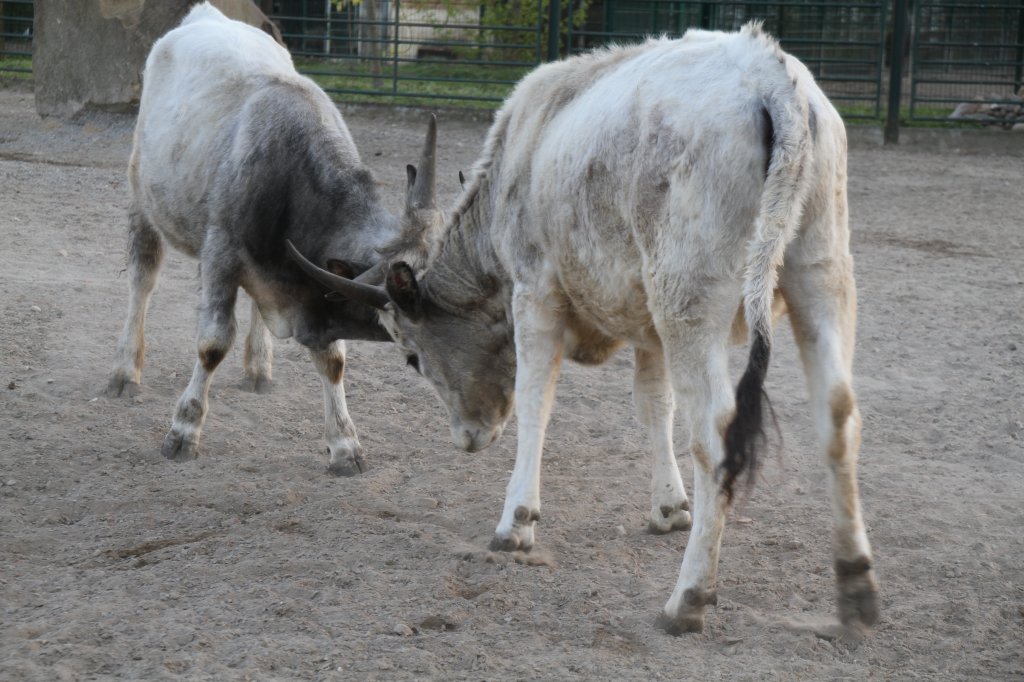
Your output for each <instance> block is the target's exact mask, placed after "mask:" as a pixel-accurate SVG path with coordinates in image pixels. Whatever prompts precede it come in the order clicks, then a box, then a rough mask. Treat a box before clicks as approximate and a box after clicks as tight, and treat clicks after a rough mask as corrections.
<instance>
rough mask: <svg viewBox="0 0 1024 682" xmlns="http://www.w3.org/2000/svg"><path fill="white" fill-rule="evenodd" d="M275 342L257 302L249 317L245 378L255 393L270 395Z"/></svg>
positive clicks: (253, 304) (244, 362)
mask: <svg viewBox="0 0 1024 682" xmlns="http://www.w3.org/2000/svg"><path fill="white" fill-rule="evenodd" d="M273 363H274V342H273V339H272V338H271V336H270V330H269V329H267V325H266V323H264V321H263V316H262V315H261V314H260V309H259V306H257V305H256V301H253V302H252V312H251V313H250V315H249V334H248V336H246V337H245V357H244V361H243V366H244V367H245V378H246V384H247V386H248V388H249V389H250V390H252V391H254V392H255V393H269V392H270V389H271V385H272V384H271V381H272V379H273Z"/></svg>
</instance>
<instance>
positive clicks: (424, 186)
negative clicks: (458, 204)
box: [409, 114, 437, 209]
mask: <svg viewBox="0 0 1024 682" xmlns="http://www.w3.org/2000/svg"><path fill="white" fill-rule="evenodd" d="M416 170H417V171H418V172H414V173H411V174H410V178H409V179H410V180H412V181H413V185H412V187H411V188H409V208H415V209H421V208H437V183H436V181H435V178H436V177H437V116H435V115H434V114H431V115H430V122H429V123H427V139H426V142H424V143H423V153H422V154H421V155H420V165H419V168H418V169H416Z"/></svg>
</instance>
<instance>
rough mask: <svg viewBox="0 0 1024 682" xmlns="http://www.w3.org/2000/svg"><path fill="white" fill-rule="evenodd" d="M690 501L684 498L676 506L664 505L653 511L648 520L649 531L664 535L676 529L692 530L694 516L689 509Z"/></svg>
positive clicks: (653, 533)
mask: <svg viewBox="0 0 1024 682" xmlns="http://www.w3.org/2000/svg"><path fill="white" fill-rule="evenodd" d="M689 508H690V503H689V501H687V500H683V501H682V502H680V503H679V504H677V505H675V506H670V505H662V506H661V507H660V508H658V509H655V510H653V511H652V512H651V518H650V520H649V521H648V522H647V532H648V533H650V534H652V535H664V534H665V533H671V532H672V531H674V530H690V528H691V527H692V526H693V518H692V517H691V516H690V512H689V511H688V510H689Z"/></svg>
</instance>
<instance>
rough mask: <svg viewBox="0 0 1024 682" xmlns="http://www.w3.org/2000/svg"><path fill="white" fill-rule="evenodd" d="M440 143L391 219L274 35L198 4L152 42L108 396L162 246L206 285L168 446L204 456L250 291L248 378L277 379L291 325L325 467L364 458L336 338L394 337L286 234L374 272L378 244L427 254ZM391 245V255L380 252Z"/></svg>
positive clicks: (130, 353)
mask: <svg viewBox="0 0 1024 682" xmlns="http://www.w3.org/2000/svg"><path fill="white" fill-rule="evenodd" d="M435 142H436V139H435V137H434V134H433V133H431V134H429V135H428V139H427V144H426V147H425V149H424V152H423V158H422V166H421V173H420V174H419V175H418V177H417V174H416V173H415V170H414V169H413V168H412V167H411V166H410V173H409V178H410V180H409V195H408V197H407V207H406V211H405V214H404V216H403V217H402V219H401V220H399V219H396V218H395V217H394V216H392V215H391V214H389V213H388V212H387V211H386V210H385V209H384V208H383V206H382V204H381V201H380V198H379V197H378V194H377V189H376V185H375V182H374V179H373V177H372V176H371V175H370V172H369V171H368V170H367V168H366V167H365V166H364V165H363V164H362V162H361V161H360V158H359V153H358V152H357V151H356V147H355V144H354V143H353V141H352V137H351V135H350V134H349V131H348V129H347V128H346V126H345V123H344V121H343V120H342V117H341V114H340V113H339V112H338V110H337V108H336V107H335V106H334V104H333V103H332V102H331V101H330V99H328V97H327V95H325V94H324V92H323V91H322V90H320V88H318V87H317V86H316V85H315V84H314V83H313V82H312V81H310V80H309V79H307V78H305V77H302V76H300V75H299V74H298V73H297V72H296V71H295V68H294V67H293V65H292V61H291V57H290V56H289V54H288V52H287V51H286V50H285V49H284V48H283V47H281V46H280V45H278V44H277V43H276V42H274V40H273V39H272V38H271V37H270V36H268V35H267V34H265V33H263V32H262V31H260V30H258V29H256V28H253V27H251V26H247V25H245V24H243V23H240V22H237V21H232V20H229V19H227V18H226V17H225V16H224V15H223V14H221V13H220V12H219V11H218V10H217V9H215V8H214V7H212V6H210V5H209V4H206V3H204V4H201V5H198V6H197V7H195V8H194V9H193V10H192V11H191V12H190V13H189V15H188V16H187V17H186V18H185V19H184V21H183V22H182V24H181V25H180V26H179V27H178V28H176V29H174V30H172V31H170V32H169V33H168V34H167V35H165V36H164V37H163V38H161V39H160V40H159V41H157V43H156V44H155V45H154V46H153V50H152V52H151V53H150V55H149V58H148V59H147V61H146V70H145V87H144V89H143V92H142V100H141V104H140V109H139V117H138V123H137V125H136V129H135V140H134V146H133V148H132V154H131V160H130V164H129V168H128V178H129V185H130V188H131V208H130V222H129V238H128V269H129V285H130V300H129V308H128V318H127V321H126V322H125V327H124V331H123V333H122V335H121V337H120V340H119V342H118V350H117V359H116V363H115V366H114V371H113V375H112V377H111V378H110V382H109V385H108V388H107V393H108V395H110V396H118V395H121V394H123V393H126V392H127V393H129V394H131V393H134V392H135V391H137V390H138V385H139V380H140V377H141V372H142V361H143V347H144V344H143V325H144V322H145V316H146V310H147V307H148V304H149V299H150V294H151V293H152V291H153V287H154V286H155V283H156V277H157V271H158V269H159V267H160V263H161V260H162V256H163V242H164V241H167V242H169V243H170V244H171V245H173V246H175V247H176V248H178V249H180V250H181V251H183V252H184V253H186V254H188V255H190V256H192V257H194V258H197V259H199V263H200V280H201V292H200V303H199V313H198V318H199V319H198V339H197V342H198V360H197V362H196V364H195V369H194V370H193V372H192V378H191V380H190V381H189V384H188V387H187V388H186V389H185V392H184V393H183V394H182V396H181V399H180V400H179V401H178V405H177V409H176V410H175V413H174V417H173V421H172V423H171V428H170V431H169V432H168V433H167V436H166V438H165V439H164V442H163V446H162V448H161V451H162V453H163V454H164V456H166V457H168V458H172V459H177V460H184V459H191V458H193V457H195V456H196V452H197V446H198V443H199V436H200V431H201V429H202V426H203V422H204V420H205V417H206V412H207V393H208V389H209V385H210V380H211V377H212V375H213V371H214V369H215V368H216V367H217V365H218V364H219V363H220V361H221V360H222V359H223V358H224V356H225V354H226V353H227V351H228V349H229V348H230V346H231V344H232V341H233V339H234V335H235V319H234V307H235V299H236V296H237V293H238V288H239V287H242V288H244V289H245V290H246V291H247V292H248V293H249V294H250V295H251V297H252V299H253V305H252V324H251V328H250V330H249V335H248V337H247V338H246V345H245V369H246V373H247V375H248V377H249V379H250V381H251V384H252V387H253V388H254V389H255V390H257V391H263V390H265V389H267V388H269V386H270V381H271V361H272V346H271V337H270V332H272V333H273V335H274V336H277V337H278V338H288V337H291V336H294V337H295V338H296V340H298V341H299V342H300V343H302V344H303V345H305V346H307V347H308V348H309V349H310V355H311V357H312V359H313V364H314V365H315V367H316V369H317V372H318V373H319V375H320V378H321V380H322V383H323V390H324V404H325V416H326V427H325V435H326V440H327V447H328V450H329V458H330V461H329V470H330V471H331V472H333V473H336V474H354V473H358V472H360V471H361V470H362V469H363V468H364V467H365V465H366V462H365V459H364V457H363V455H362V452H361V448H360V445H359V440H358V438H357V436H356V431H355V426H354V425H353V424H352V420H351V418H350V417H349V415H348V411H347V408H346V405H345V393H344V388H343V384H342V378H343V373H344V369H345V345H344V342H343V341H341V340H340V339H374V340H381V341H387V340H390V339H389V337H388V335H387V334H386V333H385V332H384V330H383V329H382V328H381V327H380V325H379V324H378V322H377V319H376V317H375V314H374V312H373V310H372V309H371V308H368V307H366V306H364V305H361V304H355V303H351V302H349V301H345V300H336V299H335V300H327V299H325V297H324V292H325V290H324V289H323V287H321V286H320V285H318V284H315V283H313V282H310V281H309V279H308V278H306V277H304V276H303V275H302V273H301V272H300V271H299V269H298V268H297V267H296V266H295V265H294V264H293V263H292V262H291V261H290V260H289V259H288V258H287V257H286V255H285V251H284V243H285V240H286V239H287V240H290V241H291V242H294V243H296V244H300V245H301V246H302V248H303V249H306V250H309V251H311V252H315V253H319V254H324V256H325V257H324V260H323V261H322V262H324V263H327V264H329V267H331V268H332V269H334V270H335V271H337V272H340V273H343V274H346V275H348V276H353V275H360V273H361V277H363V278H365V279H369V280H372V279H373V278H374V277H375V276H376V275H379V274H380V270H379V269H376V268H372V267H370V266H372V265H374V264H375V263H377V262H378V261H380V259H381V257H382V255H383V256H384V257H388V258H395V257H399V256H400V254H401V253H407V254H409V257H412V258H415V257H416V253H417V249H420V251H421V253H422V254H425V251H422V249H423V248H425V243H426V242H424V241H423V240H424V239H425V238H426V234H427V233H426V232H425V230H429V229H431V228H432V227H436V224H437V223H439V214H438V213H437V211H436V209H435V208H434V207H435V203H436V202H435V199H434V180H433V177H434V145H435ZM385 245H391V248H392V249H393V250H392V251H387V250H384V251H380V249H381V248H383V247H384V246H385ZM335 254H344V258H345V261H340V260H334V259H332V258H331V256H332V255H335ZM377 281H380V280H379V279H378V280H377ZM268 328H269V331H268Z"/></svg>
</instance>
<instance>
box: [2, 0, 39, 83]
mask: <svg viewBox="0 0 1024 682" xmlns="http://www.w3.org/2000/svg"><path fill="white" fill-rule="evenodd" d="M31 75H32V0H0V76H2V77H8V78H29V77H31Z"/></svg>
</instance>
